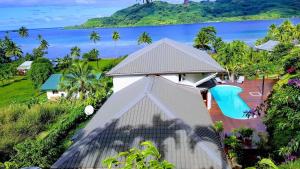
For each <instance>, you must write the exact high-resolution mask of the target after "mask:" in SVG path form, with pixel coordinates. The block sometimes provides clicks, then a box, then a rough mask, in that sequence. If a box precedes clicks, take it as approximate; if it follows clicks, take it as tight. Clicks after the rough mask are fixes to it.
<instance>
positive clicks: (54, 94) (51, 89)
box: [41, 74, 67, 100]
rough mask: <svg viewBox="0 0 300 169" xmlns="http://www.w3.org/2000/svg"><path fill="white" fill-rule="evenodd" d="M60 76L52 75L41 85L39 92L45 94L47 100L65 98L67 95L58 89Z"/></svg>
mask: <svg viewBox="0 0 300 169" xmlns="http://www.w3.org/2000/svg"><path fill="white" fill-rule="evenodd" d="M61 77H62V74H52V75H51V76H50V77H49V78H48V79H47V80H46V82H45V83H44V84H43V85H42V87H41V90H42V91H46V92H47V98H48V99H49V100H55V99H57V98H60V97H65V96H67V93H66V92H65V91H63V90H61V89H59V84H60V81H61Z"/></svg>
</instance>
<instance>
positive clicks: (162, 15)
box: [68, 0, 300, 28]
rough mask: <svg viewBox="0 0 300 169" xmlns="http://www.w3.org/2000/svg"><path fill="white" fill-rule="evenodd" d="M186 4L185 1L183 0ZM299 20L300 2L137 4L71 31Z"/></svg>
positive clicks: (226, 0) (229, 0)
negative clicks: (201, 23) (209, 22)
mask: <svg viewBox="0 0 300 169" xmlns="http://www.w3.org/2000/svg"><path fill="white" fill-rule="evenodd" d="M182 2H183V0H182ZM297 16H298V17H299V16H300V12H299V2H298V0H273V1H266V0H250V1H249V0H239V1H236V0H217V1H201V2H193V1H190V2H189V3H185V4H183V3H182V4H171V3H167V2H163V1H154V2H152V3H145V4H135V5H133V6H130V7H128V8H125V9H122V10H119V11H117V12H115V13H114V14H113V15H112V16H110V17H102V18H92V19H89V20H88V21H86V22H85V23H84V24H82V25H77V26H71V27H68V28H95V27H124V26H145V25H166V24H191V23H199V22H206V21H238V20H262V19H276V18H290V17H297Z"/></svg>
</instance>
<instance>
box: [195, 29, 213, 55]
mask: <svg viewBox="0 0 300 169" xmlns="http://www.w3.org/2000/svg"><path fill="white" fill-rule="evenodd" d="M216 34H217V31H216V29H215V28H214V27H213V26H208V27H204V28H202V29H201V30H200V31H199V32H198V34H197V35H196V38H195V39H194V47H195V48H198V49H203V50H210V49H211V47H210V45H212V44H213V43H214V42H215V40H216Z"/></svg>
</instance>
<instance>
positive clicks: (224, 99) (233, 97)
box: [210, 85, 250, 119]
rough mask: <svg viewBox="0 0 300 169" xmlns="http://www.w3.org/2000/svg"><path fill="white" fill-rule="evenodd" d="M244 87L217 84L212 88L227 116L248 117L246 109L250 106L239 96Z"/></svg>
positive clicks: (211, 90)
mask: <svg viewBox="0 0 300 169" xmlns="http://www.w3.org/2000/svg"><path fill="white" fill-rule="evenodd" d="M242 91H243V89H242V88H240V87H237V86H230V85H217V86H215V87H213V88H212V89H210V92H211V94H212V96H213V97H214V99H215V100H216V102H217V104H218V105H219V107H220V109H221V110H222V112H223V114H224V115H225V116H228V117H230V118H234V119H247V117H246V116H245V115H244V112H245V111H249V110H250V107H249V106H248V105H247V104H246V103H245V101H244V100H243V99H242V98H241V97H240V96H239V93H241V92H242Z"/></svg>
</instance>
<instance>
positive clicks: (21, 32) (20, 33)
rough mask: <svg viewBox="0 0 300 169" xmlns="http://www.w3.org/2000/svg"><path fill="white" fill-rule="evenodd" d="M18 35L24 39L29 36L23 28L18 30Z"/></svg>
mask: <svg viewBox="0 0 300 169" xmlns="http://www.w3.org/2000/svg"><path fill="white" fill-rule="evenodd" d="M18 32H19V35H20V36H21V37H22V38H24V37H28V36H29V34H28V29H27V28H26V27H24V26H22V27H21V28H20V29H19V31H18Z"/></svg>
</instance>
